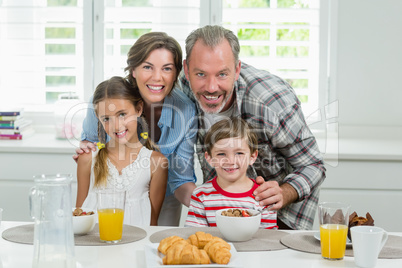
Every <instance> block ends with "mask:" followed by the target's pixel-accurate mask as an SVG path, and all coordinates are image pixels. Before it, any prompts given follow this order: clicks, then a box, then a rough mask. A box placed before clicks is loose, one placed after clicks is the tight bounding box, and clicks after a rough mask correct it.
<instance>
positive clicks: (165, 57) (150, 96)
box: [132, 48, 177, 105]
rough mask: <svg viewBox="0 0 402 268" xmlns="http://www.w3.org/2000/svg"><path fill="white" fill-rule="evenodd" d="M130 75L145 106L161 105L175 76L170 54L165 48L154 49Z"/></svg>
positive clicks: (170, 88) (175, 72) (171, 86)
mask: <svg viewBox="0 0 402 268" xmlns="http://www.w3.org/2000/svg"><path fill="white" fill-rule="evenodd" d="M132 75H133V77H134V78H135V79H136V81H137V85H138V88H139V89H140V94H141V96H142V98H143V99H144V101H145V102H146V103H147V104H149V105H150V104H157V103H160V104H162V103H163V101H164V99H165V97H166V96H167V95H168V94H169V93H170V91H171V90H172V88H173V85H174V81H175V79H176V76H177V70H176V67H175V65H174V60H173V55H172V53H171V52H170V51H169V50H167V49H165V48H160V49H155V50H154V51H152V52H151V53H150V54H149V57H148V58H147V59H146V60H145V61H144V62H143V63H141V64H140V65H139V66H137V67H136V68H135V69H134V71H133V74H132Z"/></svg>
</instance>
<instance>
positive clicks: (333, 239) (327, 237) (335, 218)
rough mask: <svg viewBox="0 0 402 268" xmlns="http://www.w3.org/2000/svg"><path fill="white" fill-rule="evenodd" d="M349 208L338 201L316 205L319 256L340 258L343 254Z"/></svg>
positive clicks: (332, 258) (330, 258)
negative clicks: (318, 226) (319, 242)
mask: <svg viewBox="0 0 402 268" xmlns="http://www.w3.org/2000/svg"><path fill="white" fill-rule="evenodd" d="M349 208H350V206H349V205H347V204H343V203H338V202H324V203H321V204H319V205H318V218H319V220H320V240H321V256H322V257H323V258H324V259H328V260H342V259H343V257H344V256H345V249H346V239H347V234H348V225H349Z"/></svg>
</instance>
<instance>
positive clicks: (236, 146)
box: [205, 138, 258, 183]
mask: <svg viewBox="0 0 402 268" xmlns="http://www.w3.org/2000/svg"><path fill="white" fill-rule="evenodd" d="M257 155H258V151H255V152H253V153H251V152H250V147H249V146H248V144H247V140H246V139H245V138H227V139H221V140H219V141H217V142H216V143H215V144H214V146H213V148H212V150H211V155H209V154H208V153H207V152H206V153H205V159H206V160H207V161H208V163H209V164H210V165H211V166H212V167H214V168H215V170H216V174H217V175H218V181H219V180H223V181H225V182H226V183H236V182H239V183H240V182H244V181H248V177H247V175H246V172H247V168H248V166H249V165H252V164H254V162H255V160H256V159H257Z"/></svg>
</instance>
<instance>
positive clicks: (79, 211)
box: [73, 208, 95, 216]
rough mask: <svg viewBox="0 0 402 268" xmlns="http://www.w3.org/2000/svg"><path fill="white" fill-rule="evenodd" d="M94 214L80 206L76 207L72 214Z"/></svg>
mask: <svg viewBox="0 0 402 268" xmlns="http://www.w3.org/2000/svg"><path fill="white" fill-rule="evenodd" d="M92 214H95V213H94V212H93V211H88V212H85V211H83V210H82V209H81V208H76V209H74V211H73V216H85V215H92Z"/></svg>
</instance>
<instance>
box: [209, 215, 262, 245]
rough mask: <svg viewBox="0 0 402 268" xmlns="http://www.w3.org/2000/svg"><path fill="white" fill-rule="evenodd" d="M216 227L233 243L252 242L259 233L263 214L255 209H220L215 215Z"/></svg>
mask: <svg viewBox="0 0 402 268" xmlns="http://www.w3.org/2000/svg"><path fill="white" fill-rule="evenodd" d="M215 219H216V226H218V229H219V231H220V232H221V234H222V235H223V236H224V237H225V239H227V240H229V241H233V242H241V241H247V240H250V239H251V238H252V237H253V235H254V234H255V233H256V232H257V231H258V229H259V227H260V223H261V213H260V212H259V211H257V210H253V209H227V208H226V209H220V210H217V211H216V214H215Z"/></svg>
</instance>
